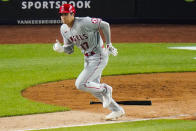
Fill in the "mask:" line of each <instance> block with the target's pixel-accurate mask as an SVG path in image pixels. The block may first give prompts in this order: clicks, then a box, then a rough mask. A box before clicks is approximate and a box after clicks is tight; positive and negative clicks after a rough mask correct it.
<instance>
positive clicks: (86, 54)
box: [84, 51, 95, 56]
mask: <svg viewBox="0 0 196 131" xmlns="http://www.w3.org/2000/svg"><path fill="white" fill-rule="evenodd" d="M94 54H95V52H94V51H91V52H89V53H85V54H84V55H85V56H92V55H94Z"/></svg>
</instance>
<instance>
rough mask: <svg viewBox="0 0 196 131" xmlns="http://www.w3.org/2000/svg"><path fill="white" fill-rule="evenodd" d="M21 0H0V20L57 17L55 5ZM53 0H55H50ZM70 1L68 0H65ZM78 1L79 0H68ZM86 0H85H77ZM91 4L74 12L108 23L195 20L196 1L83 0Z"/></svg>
mask: <svg viewBox="0 0 196 131" xmlns="http://www.w3.org/2000/svg"><path fill="white" fill-rule="evenodd" d="M23 1H32V2H36V1H41V2H42V1H51V0H9V1H7V2H6V1H4V2H3V1H2V0H0V24H17V20H58V19H59V14H58V9H55V8H54V9H40V10H37V9H34V8H32V9H29V10H27V9H26V10H24V9H21V3H22V2H23ZM53 1H55V0H53ZM65 1H67V2H70V0H65ZM71 1H74V2H78V1H79V0H71ZM80 1H83V2H85V0H80ZM86 1H90V5H91V8H76V11H77V13H76V16H90V17H99V18H102V19H104V20H107V21H108V22H110V23H189V24H190V23H193V24H195V23H196V1H194V0H193V1H192V2H186V1H185V0H86Z"/></svg>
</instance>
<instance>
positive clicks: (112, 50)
mask: <svg viewBox="0 0 196 131" xmlns="http://www.w3.org/2000/svg"><path fill="white" fill-rule="evenodd" d="M106 49H107V51H108V54H112V55H113V56H117V55H118V50H117V49H116V48H114V46H112V43H110V44H107V45H106Z"/></svg>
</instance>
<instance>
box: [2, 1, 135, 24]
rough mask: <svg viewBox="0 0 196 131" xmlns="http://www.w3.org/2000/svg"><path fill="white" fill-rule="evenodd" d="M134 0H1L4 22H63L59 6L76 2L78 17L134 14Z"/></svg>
mask: <svg viewBox="0 0 196 131" xmlns="http://www.w3.org/2000/svg"><path fill="white" fill-rule="evenodd" d="M134 1H135V0H124V1H123V2H121V3H120V4H119V0H0V24H2V23H14V24H60V23H61V21H60V15H59V13H58V10H59V7H60V6H61V5H62V4H65V3H68V4H72V5H73V6H74V7H75V8H76V16H81V17H83V16H90V17H99V18H102V19H112V20H115V19H126V18H130V17H134V14H135V13H134V10H135V9H134V7H135V5H134Z"/></svg>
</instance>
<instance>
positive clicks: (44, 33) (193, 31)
mask: <svg viewBox="0 0 196 131" xmlns="http://www.w3.org/2000/svg"><path fill="white" fill-rule="evenodd" d="M0 28H1V39H0V43H2V44H4V43H8V44H12V43H53V42H55V39H56V38H57V39H59V40H60V41H62V38H61V36H60V33H59V25H47V26H46V25H44V26H41V25H36V26H30V25H23V26H0ZM111 31H112V41H113V42H154V43H158V42H170V43H176V42H192V43H194V42H196V39H195V36H196V25H145V24H140V25H138V24H136V25H135V24H134V25H112V26H111ZM195 80H196V73H195V72H187V73H160V74H158V73H157V74H137V75H123V76H106V77H103V78H102V82H105V83H108V84H110V85H111V86H113V88H114V89H113V90H114V92H113V97H114V99H115V100H117V101H120V100H151V101H152V106H131V105H123V107H124V109H125V111H126V117H125V118H123V119H131V118H156V117H167V116H180V115H183V114H186V115H188V117H186V118H185V119H192V120H195V118H196V117H195V116H196V81H195ZM74 82H75V80H64V81H60V82H52V83H46V84H41V85H37V86H34V87H30V88H27V89H26V90H24V91H23V92H22V95H23V96H24V97H26V98H28V99H31V100H34V101H39V102H43V103H47V104H52V105H59V106H65V107H70V108H72V109H73V111H82V112H88V113H95V114H96V115H95V116H99V117H95V116H93V117H92V115H89V117H91V118H89V117H88V116H86V117H88V118H89V119H88V120H87V121H85V122H86V123H88V122H91V121H102V120H101V119H100V116H104V115H105V114H107V113H109V111H108V110H107V109H103V108H102V105H101V104H97V105H90V104H89V102H90V101H92V100H94V101H96V99H95V98H94V97H92V96H91V95H90V94H88V93H85V92H81V91H78V90H76V88H75V87H74ZM70 113H71V112H70ZM88 113H87V114H88ZM79 114H80V113H79ZM46 115H48V114H46ZM56 116H57V115H56ZM66 116H67V115H66ZM69 116H70V115H69ZM81 117H82V116H81ZM81 117H80V116H78V119H77V120H72V118H71V116H70V118H67V117H66V120H67V119H69V121H70V122H73V124H74V123H83V118H81ZM79 118H81V119H79ZM66 120H65V119H64V120H63V121H64V123H66V122H65V121H66ZM5 121H6V120H5ZM17 121H18V120H17ZM35 121H36V122H37V121H39V117H37V118H36V119H35ZM31 122H32V121H31ZM38 123H39V122H38ZM40 123H42V122H40ZM49 123H50V122H49ZM62 123H63V122H62ZM57 124H59V122H57V123H56V125H57ZM49 125H51V123H50V124H49ZM16 126H17V125H16ZM24 126H25V125H24ZM54 126H55V124H54ZM40 127H41V126H40ZM4 129H5V130H6V129H8V128H6V127H5V128H4ZM10 129H14V125H13V127H12V128H10Z"/></svg>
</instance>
